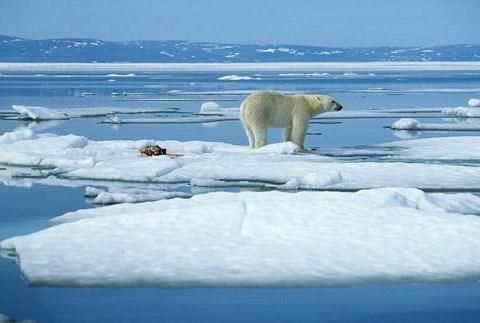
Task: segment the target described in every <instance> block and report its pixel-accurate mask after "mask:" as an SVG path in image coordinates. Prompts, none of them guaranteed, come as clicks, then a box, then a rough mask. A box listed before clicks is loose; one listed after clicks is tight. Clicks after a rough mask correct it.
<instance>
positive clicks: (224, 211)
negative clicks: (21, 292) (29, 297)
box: [0, 188, 480, 287]
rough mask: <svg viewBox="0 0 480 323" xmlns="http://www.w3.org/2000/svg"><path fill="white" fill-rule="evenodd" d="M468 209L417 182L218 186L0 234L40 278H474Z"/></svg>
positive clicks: (254, 281)
mask: <svg viewBox="0 0 480 323" xmlns="http://www.w3.org/2000/svg"><path fill="white" fill-rule="evenodd" d="M479 212H480V197H478V196H476V195H472V194H426V193H424V192H422V191H419V190H416V189H401V188H396V189H395V188H382V189H373V190H363V191H359V192H356V193H341V192H300V193H296V194H292V193H282V192H275V191H274V192H264V193H258V192H256V193H253V192H241V193H226V192H219V193H209V194H202V195H197V196H194V197H193V198H191V199H173V200H162V201H157V202H145V203H140V204H120V205H115V206H106V207H101V208H97V209H87V210H79V211H77V212H73V213H69V214H68V215H64V216H63V217H60V218H57V219H56V220H55V222H54V223H60V224H59V225H56V226H54V227H51V228H48V229H46V230H42V231H39V232H37V233H33V234H29V235H26V236H18V237H14V238H11V239H7V240H4V241H2V242H1V244H0V246H1V247H2V248H3V249H8V250H14V252H15V254H16V255H17V256H18V258H19V260H20V261H19V262H18V264H19V266H20V268H21V270H22V273H23V274H24V277H25V278H26V279H27V281H28V282H29V283H30V284H32V285H40V286H105V287H107V286H165V287H179V286H212V287H218V286H220V287H223V286H226V287H266V286H269V287H302V286H309V287H311V286H335V285H350V284H362V283H383V282H453V281H464V280H478V279H479V278H480V261H479V259H480V217H478V215H476V214H479ZM62 222H69V223H65V224H62Z"/></svg>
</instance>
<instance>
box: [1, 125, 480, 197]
mask: <svg viewBox="0 0 480 323" xmlns="http://www.w3.org/2000/svg"><path fill="white" fill-rule="evenodd" d="M10 138H13V139H8V140H6V142H5V143H1V144H0V164H4V165H17V166H26V167H35V168H39V167H40V168H42V174H41V176H43V177H48V176H54V177H57V178H65V179H81V180H98V181H124V182H143V183H166V184H176V183H190V182H191V181H192V180H194V181H195V180H197V184H196V185H197V186H200V185H199V184H198V183H199V182H198V180H202V181H203V183H210V184H212V183H213V184H214V185H216V184H219V183H221V184H222V185H223V186H226V185H225V184H226V183H230V184H231V186H235V183H238V182H249V183H256V184H257V186H267V187H278V186H282V185H285V184H287V183H289V184H288V185H286V186H284V187H283V188H285V189H287V188H291V189H319V190H325V189H334V190H357V189H362V188H375V187H383V186H395V187H417V188H422V189H426V190H458V189H463V190H465V189H479V188H480V172H478V168H476V167H472V166H457V165H445V164H431V163H424V161H425V160H430V159H435V160H436V159H441V160H443V161H445V162H449V161H450V160H453V161H455V160H459V159H461V160H464V161H468V160H471V161H472V162H474V161H478V160H480V148H478V147H480V137H451V138H431V139H421V140H412V141H398V142H393V143H387V144H384V145H377V146H372V147H371V148H369V149H340V150H331V151H320V152H317V153H316V154H299V153H297V146H296V145H295V144H293V143H290V142H287V143H278V144H271V145H268V146H265V147H262V148H261V149H256V150H252V149H250V148H248V147H246V146H236V145H231V144H226V143H214V142H200V141H193V142H179V141H154V140H138V141H128V140H116V141H94V140H88V139H87V138H85V137H81V136H75V135H65V136H59V135H53V134H35V135H34V137H32V138H30V137H29V135H28V134H27V135H26V136H25V137H23V135H18V136H15V135H10ZM12 140H16V141H12ZM153 144H158V145H159V146H161V147H165V148H167V149H168V152H170V153H174V154H180V155H182V156H180V157H178V158H174V159H172V158H170V157H169V156H155V157H141V156H140V154H139V149H141V148H143V147H145V146H147V145H153ZM349 154H350V155H349ZM328 156H333V157H328ZM352 156H356V157H359V158H361V159H362V158H363V159H365V158H367V159H368V158H370V157H372V156H374V157H375V158H376V159H377V160H378V162H376V161H375V162H374V161H371V162H357V161H351V160H347V161H345V160H339V159H338V157H342V158H343V157H352ZM334 157H335V158H334ZM383 159H385V160H389V161H398V162H392V163H385V162H383ZM417 159H418V160H419V161H421V163H420V162H419V163H415V162H412V161H415V160H417ZM403 160H408V161H409V162H408V163H404V162H400V161H403ZM320 174H323V175H321V176H320ZM26 176H28V174H27V175H26ZM202 181H200V182H202ZM210 184H208V185H210Z"/></svg>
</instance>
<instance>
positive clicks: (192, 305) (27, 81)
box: [0, 71, 480, 323]
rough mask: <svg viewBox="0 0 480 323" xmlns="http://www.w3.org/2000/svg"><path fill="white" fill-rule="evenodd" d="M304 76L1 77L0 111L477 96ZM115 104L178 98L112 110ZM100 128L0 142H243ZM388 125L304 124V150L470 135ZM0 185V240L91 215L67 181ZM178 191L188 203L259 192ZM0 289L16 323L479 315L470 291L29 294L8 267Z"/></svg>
mask: <svg viewBox="0 0 480 323" xmlns="http://www.w3.org/2000/svg"><path fill="white" fill-rule="evenodd" d="M312 73H317V74H312V75H307V76H306V75H302V74H301V73H300V74H290V75H280V74H281V73H280V72H279V73H274V72H271V73H270V72H269V73H260V74H258V73H257V75H254V74H255V73H235V74H238V75H240V76H250V77H254V78H256V79H255V80H250V81H220V80H218V78H219V77H221V76H224V75H227V74H229V73H213V72H212V73H201V72H199V73H189V72H184V73H173V72H169V73H168V74H167V73H135V75H134V76H131V77H116V76H112V75H109V76H108V75H106V74H107V73H103V74H96V73H89V74H82V73H79V74H76V75H74V74H68V75H67V74H64V73H63V74H62V73H57V74H55V73H53V74H49V73H42V74H40V75H28V74H25V73H16V74H15V73H2V74H1V75H0V109H1V110H4V109H10V106H11V105H12V104H20V105H33V106H46V107H52V108H74V107H130V108H132V107H165V108H179V109H181V111H186V112H198V111H199V109H200V105H201V103H202V102H204V101H218V102H219V104H220V106H221V107H223V108H229V107H238V104H239V103H238V102H236V101H235V102H220V101H221V100H219V99H230V98H231V99H235V100H237V99H242V98H243V97H244V96H245V95H246V94H247V93H249V92H250V91H251V90H253V89H271V90H280V91H286V92H309V93H326V94H333V95H334V96H335V98H336V99H337V100H338V101H340V102H342V104H343V105H344V106H345V108H346V109H350V110H351V109H367V108H408V107H416V106H419V107H442V106H462V105H463V106H465V105H466V102H467V101H468V99H469V98H471V97H475V96H479V95H480V94H479V93H480V92H479V91H477V90H476V89H480V73H479V72H473V73H472V72H448V73H445V72H442V71H441V72H394V73H387V72H375V74H374V75H368V73H363V74H362V73H357V74H356V75H354V74H347V75H345V73H344V72H338V73H335V72H333V73H328V74H324V73H322V72H321V71H313V72H312ZM111 74H114V73H111ZM110 79H113V80H115V82H111V81H109V80H110ZM401 89H409V90H408V91H401ZM418 89H430V90H428V91H425V90H423V91H420V90H418ZM432 89H433V90H432ZM452 89H464V90H463V91H462V90H460V91H459V90H457V91H455V90H452ZM399 91H400V92H399ZM389 94H401V95H389ZM118 98H122V99H124V98H126V99H130V98H133V99H138V98H149V99H172V98H177V99H178V98H180V99H184V100H182V101H172V100H169V101H123V100H122V101H120V100H117V99H118ZM185 100H187V101H185ZM189 100H194V101H189ZM6 117H8V113H6V112H5V111H2V112H1V113H0V118H6ZM102 120H104V117H102V118H89V119H74V120H68V121H51V122H30V123H27V122H18V121H11V120H4V119H0V134H2V133H4V132H7V131H11V130H13V129H16V128H18V127H28V128H30V129H33V130H35V131H42V132H43V131H47V132H53V133H57V134H69V133H74V134H77V135H83V136H86V137H88V138H90V139H93V140H107V139H108V140H110V139H132V140H137V139H158V140H167V139H173V140H182V141H190V140H204V141H220V142H228V143H232V144H239V145H246V144H247V141H246V138H245V136H244V132H243V128H242V126H241V125H240V123H239V122H238V121H226V122H215V123H207V124H168V125H167V124H161V125H116V124H114V125H104V124H100V122H101V121H102ZM394 121H396V119H395V118H389V119H357V120H353V119H346V120H341V122H340V123H338V122H337V123H330V124H326V123H323V124H320V123H316V124H311V125H310V127H309V133H311V134H319V133H321V134H322V135H321V136H320V135H310V136H307V139H306V145H307V146H308V147H317V148H318V149H319V150H320V151H322V150H328V149H335V148H341V147H354V146H360V145H364V148H365V149H367V148H368V146H369V145H370V146H371V145H373V144H378V143H383V142H388V141H394V140H398V138H400V139H412V138H425V137H434V136H435V137H437V136H451V135H455V136H462V135H472V133H469V132H464V133H457V132H442V133H438V132H436V133H432V132H410V131H405V132H403V131H402V132H398V131H391V130H389V129H385V128H384V126H389V125H391V124H392V123H393V122H394ZM430 121H431V120H428V119H426V120H425V122H430ZM456 121H460V122H464V121H465V120H456ZM437 122H438V119H437ZM466 122H477V120H476V119H468V120H466ZM269 138H270V140H271V141H276V140H279V139H280V138H281V133H280V131H279V130H278V129H272V130H271V131H270V133H269ZM358 148H362V147H358ZM337 152H338V150H337ZM382 153H383V154H388V153H389V152H382V151H381V150H378V149H377V151H376V153H375V154H373V155H371V156H366V155H365V152H363V155H362V156H358V155H357V156H355V152H350V155H345V154H344V155H343V156H342V158H350V159H356V160H361V159H362V158H363V159H374V158H379V157H381V156H382ZM357 154H358V152H357ZM36 171H38V172H41V170H36ZM8 184H9V185H8V186H5V185H2V184H0V202H1V203H2V206H1V210H0V240H1V239H4V238H7V237H11V236H15V235H19V234H28V233H30V232H34V231H38V230H40V229H43V228H46V227H47V226H48V220H49V219H50V218H52V217H55V216H58V215H61V214H63V213H65V212H68V211H74V210H77V209H80V208H88V207H91V205H90V204H88V203H87V202H86V201H85V198H84V193H85V186H86V185H89V184H91V183H86V182H76V183H74V184H73V185H69V187H67V186H66V184H65V183H61V182H58V183H49V185H32V183H31V182H30V183H29V182H28V181H26V180H22V179H15V181H12V182H10V183H8ZM100 186H102V185H100ZM105 187H108V184H106V185H105ZM190 189H191V191H192V192H193V193H195V194H199V193H205V192H208V191H212V190H229V191H238V190H243V189H248V190H259V191H261V190H264V189H265V188H238V187H237V188H232V187H219V188H202V187H193V188H188V190H190ZM0 287H1V288H0V313H2V314H3V315H8V316H9V317H11V318H14V319H17V320H22V319H33V320H37V321H38V322H160V321H161V322H175V323H178V322H206V321H208V322H254V321H258V322H298V321H301V322H413V321H417V322H420V321H421V322H478V317H480V307H479V305H478V304H479V302H478V300H479V299H480V288H478V287H479V286H478V284H476V283H465V284H452V285H441V284H424V285H422V284H417V285H410V284H399V285H393V286H392V285H384V286H356V287H349V288H312V289H153V288H152V289H145V288H141V289H140V288H138V289H135V288H134V289H108V288H105V289H95V288H83V289H73V288H60V289H58V288H32V287H29V286H28V285H27V284H26V283H25V282H24V281H23V280H22V277H21V275H20V274H19V272H18V267H17V266H16V265H15V264H14V263H13V262H12V261H11V260H10V259H6V258H0ZM2 314H0V322H2Z"/></svg>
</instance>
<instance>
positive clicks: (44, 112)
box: [12, 105, 178, 120]
mask: <svg viewBox="0 0 480 323" xmlns="http://www.w3.org/2000/svg"><path fill="white" fill-rule="evenodd" d="M12 108H13V109H14V110H15V112H17V113H18V114H19V115H20V118H21V119H28V120H62V119H70V118H86V117H99V116H107V115H112V114H144V113H171V112H176V111H177V110H178V109H176V108H114V107H92V108H70V109H52V108H45V107H34V106H25V105H13V106H12Z"/></svg>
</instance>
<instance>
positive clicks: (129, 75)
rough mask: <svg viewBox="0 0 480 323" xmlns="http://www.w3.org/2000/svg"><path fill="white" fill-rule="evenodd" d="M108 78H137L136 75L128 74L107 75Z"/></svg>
mask: <svg viewBox="0 0 480 323" xmlns="http://www.w3.org/2000/svg"><path fill="white" fill-rule="evenodd" d="M105 76H106V77H133V76H136V75H135V74H134V73H128V74H116V73H112V74H107V75H105Z"/></svg>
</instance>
